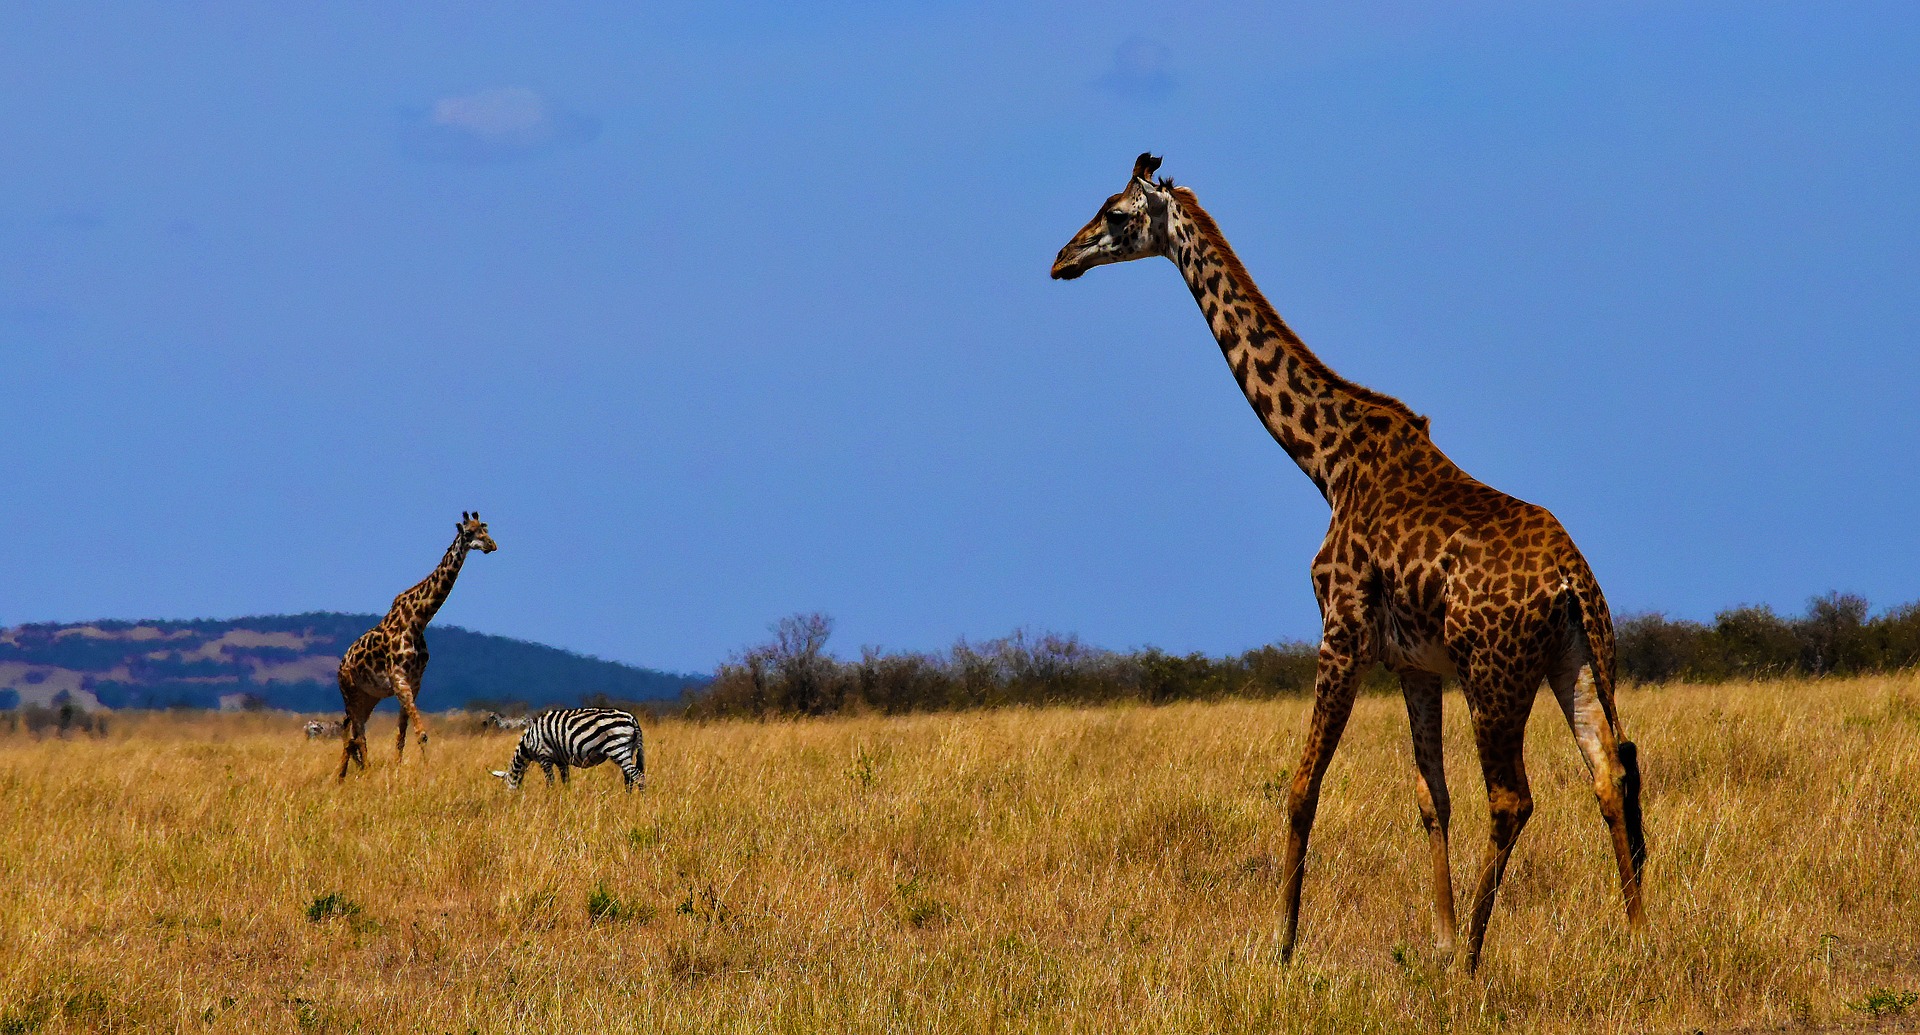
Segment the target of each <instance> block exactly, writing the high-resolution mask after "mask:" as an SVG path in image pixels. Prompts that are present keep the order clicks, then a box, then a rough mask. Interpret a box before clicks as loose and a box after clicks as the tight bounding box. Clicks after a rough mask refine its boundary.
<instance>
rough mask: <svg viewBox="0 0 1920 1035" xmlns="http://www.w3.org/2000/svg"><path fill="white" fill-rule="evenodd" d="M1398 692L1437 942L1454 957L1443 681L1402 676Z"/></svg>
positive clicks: (1425, 675)
mask: <svg viewBox="0 0 1920 1035" xmlns="http://www.w3.org/2000/svg"><path fill="white" fill-rule="evenodd" d="M1400 690H1401V692H1402V694H1404V695H1405V697H1406V699H1407V722H1408V725H1409V726H1411V727H1412V730H1413V767H1414V797H1415V798H1416V799H1417V800H1418V802H1419V805H1420V822H1421V825H1422V826H1424V827H1426V830H1427V846H1428V851H1429V853H1430V855H1431V856H1432V863H1433V938H1434V944H1435V946H1436V947H1437V948H1438V949H1439V950H1440V955H1441V956H1443V957H1448V958H1451V957H1452V956H1453V937H1454V931H1455V928H1456V926H1457V925H1456V921H1455V920H1454V915H1453V868H1452V864H1451V863H1450V862H1449V861H1448V857H1447V825H1448V823H1449V822H1450V820H1451V818H1452V814H1453V808H1452V803H1451V801H1450V799H1449V797H1448V794H1447V763H1446V756H1445V754H1444V753H1443V752H1442V750H1441V746H1442V745H1441V731H1442V727H1441V721H1440V720H1441V701H1442V697H1441V692H1440V690H1441V685H1440V677H1439V676H1437V675H1434V674H1433V673H1431V672H1411V671H1409V672H1402V673H1401V674H1400Z"/></svg>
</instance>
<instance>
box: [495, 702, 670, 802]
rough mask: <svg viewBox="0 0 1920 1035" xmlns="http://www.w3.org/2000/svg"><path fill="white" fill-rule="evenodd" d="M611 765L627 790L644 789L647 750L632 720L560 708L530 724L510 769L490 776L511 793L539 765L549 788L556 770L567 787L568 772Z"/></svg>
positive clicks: (616, 714)
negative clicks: (617, 768)
mask: <svg viewBox="0 0 1920 1035" xmlns="http://www.w3.org/2000/svg"><path fill="white" fill-rule="evenodd" d="M609 759H611V760H612V761H613V762H614V763H616V764H618V765H619V766H620V771H621V772H622V773H624V774H625V775H626V778H627V790H629V791H631V790H633V788H634V787H635V786H636V785H638V786H639V787H641V788H642V789H644V788H645V787H646V786H647V757H646V746H645V744H644V742H643V739H642V737H641V734H640V724H639V723H637V722H635V721H634V719H633V716H632V715H629V714H628V713H626V712H622V711H615V710H614V709H612V708H563V709H561V710H559V711H552V712H547V713H546V714H545V715H536V716H534V717H533V718H532V719H529V720H528V721H527V731H526V732H525V733H522V734H521V735H520V745H519V746H518V747H516V748H514V749H513V762H512V764H510V765H509V766H507V768H506V769H504V770H501V769H495V770H494V771H493V775H495V776H497V777H499V778H501V779H502V780H505V781H507V787H508V788H509V789H513V788H517V787H519V786H520V778H521V777H522V776H525V775H526V772H527V765H528V764H529V763H536V762H537V763H539V765H540V770H541V771H542V772H544V773H546V775H547V783H549V784H551V783H553V770H554V768H555V767H556V766H557V767H559V769H560V782H561V783H566V782H567V771H568V770H569V769H571V768H572V767H574V766H579V767H580V768H582V769H586V768H589V767H592V766H596V765H599V764H600V763H602V762H605V761H607V760H609Z"/></svg>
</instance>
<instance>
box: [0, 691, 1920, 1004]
mask: <svg viewBox="0 0 1920 1035" xmlns="http://www.w3.org/2000/svg"><path fill="white" fill-rule="evenodd" d="M1621 707H1622V711H1623V713H1624V715H1625V716H1626V719H1627V723H1628V726H1629V732H1630V734H1631V735H1632V736H1633V737H1634V739H1635V740H1637V741H1638V742H1639V744H1640V747H1641V752H1642V755H1641V757H1642V759H1643V765H1644V767H1645V772H1646V781H1647V795H1648V797H1647V816H1648V833H1649V840H1650V843H1651V848H1652V861H1651V864H1650V869H1649V872H1648V915H1649V920H1650V932H1649V936H1648V937H1647V938H1646V939H1645V940H1644V941H1640V942H1635V941H1633V940H1631V939H1629V938H1628V936H1627V934H1626V932H1625V924H1624V921H1623V918H1622V915H1621V913H1622V911H1621V907H1620V902H1619V892H1618V890H1617V888H1616V886H1615V879H1614V876H1613V873H1612V865H1613V864H1612V859H1611V855H1610V853H1609V851H1608V849H1607V845H1606V842H1605V840H1604V828H1603V827H1602V825H1601V822H1600V819H1599V816H1598V812H1597V809H1596V808H1595V807H1594V804H1593V801H1592V796H1591V792H1590V791H1589V790H1588V783H1587V779H1586V776H1585V773H1584V771H1583V770H1582V769H1581V767H1580V763H1579V762H1578V760H1577V756H1576V754H1575V751H1574V747H1573V745H1572V743H1571V740H1570V738H1569V737H1568V735H1567V733H1566V731H1565V729H1564V726H1563V725H1562V723H1561V721H1560V718H1559V716H1558V713H1557V710H1556V709H1555V708H1553V707H1552V704H1551V699H1550V698H1543V699H1542V702H1541V706H1540V707H1538V708H1536V711H1535V717H1534V726H1533V728H1532V729H1531V731H1530V736H1529V749H1530V759H1531V774H1532V779H1533V787H1534V794H1535V802H1536V810H1535V813H1534V819H1533V822H1532V824H1531V825H1530V826H1529V827H1528V829H1527V831H1526V833H1525V835H1524V836H1523V837H1522V839H1521V842H1520V845H1519V848H1518V850H1517V851H1516V853H1515V857H1514V863H1513V866H1512V868H1511V869H1510V871H1509V876H1508V879H1507V883H1506V886H1505V888H1504V890H1503V891H1502V894H1501V899H1500V903H1499V906H1498V908H1497V910H1496V911H1495V914H1494V919H1493V924H1492V928H1491V931H1490V934H1489V940H1488V946H1489V950H1488V953H1487V957H1486V960H1485V961H1484V963H1483V965H1482V967H1481V970H1480V972H1479V973H1478V974H1476V975H1472V976H1468V975H1465V974H1462V973H1460V972H1459V971H1458V970H1457V969H1452V968H1449V967H1447V966H1446V965H1445V964H1444V963H1443V962H1442V961H1440V960H1438V959H1436V958H1435V957H1434V955H1433V952H1432V950H1431V948H1430V946H1431V935H1430V921H1429V908H1428V897H1429V890H1428V887H1427V878H1426V848H1425V841H1424V837H1423V835H1422V834H1421V832H1420V830H1419V823H1418V816H1417V812H1416V810H1415V808H1414V803H1413V792H1412V787H1411V778H1412V763H1411V760H1410V751H1409V748H1408V745H1407V733H1406V719H1405V714H1404V711H1403V709H1402V707H1401V705H1400V703H1399V701H1398V699H1397V698H1394V697H1390V696H1374V697H1367V698H1364V699H1363V700H1362V701H1361V702H1360V704H1359V706H1358V708H1357V709H1356V713H1355V717H1354V720H1353V723H1352V725H1351V726H1350V727H1349V731H1348V733H1347V736H1346V741H1345V743H1344V744H1343V745H1342V746H1341V750H1340V753H1339V756H1338V758H1337V759H1336V760H1335V762H1334V765H1333V769H1332V771H1331V773H1330V775H1329V778H1328V780H1327V788H1326V795H1325V798H1324V799H1323V802H1322V805H1321V808H1320V818H1319V823H1318V825H1317V827H1316V829H1315V840H1314V849H1313V852H1312V853H1311V855H1310V859H1309V862H1310V872H1309V875H1308V879H1307V889H1306V901H1305V906H1304V912H1303V921H1302V929H1301V933H1302V941H1301V945H1300V949H1299V953H1298V955H1297V956H1296V958H1295V960H1294V962H1293V963H1292V964H1291V965H1281V964H1280V963H1279V962H1278V961H1277V959H1276V958H1275V949H1276V941H1275V936H1274V932H1275V929H1276V927H1277V925H1278V923H1279V884H1280V874H1278V873H1277V872H1275V871H1276V864H1275V857H1276V854H1277V853H1278V851H1279V849H1280V847H1281V841H1280V823H1279V813H1278V809H1277V808H1276V804H1275V799H1276V798H1277V797H1278V796H1279V795H1280V794H1283V793H1284V791H1283V790H1282V791H1280V792H1276V788H1284V786H1285V783H1286V775H1287V767H1288V766H1289V765H1290V764H1291V763H1292V761H1293V759H1294V758H1295V756H1296V753H1297V749H1298V738H1299V736H1300V734H1301V732H1302V730H1303V729H1304V726H1305V716H1306V711H1307V708H1308V703H1307V702H1305V701H1303V700H1298V699H1285V700H1278V701H1263V702H1224V703H1211V704H1179V705H1171V706H1166V707H1160V708H1152V707H1142V706H1118V707H1109V708H1092V709H1043V710H1027V709H1008V710H999V711H982V712H970V713H963V714H949V715H919V716H909V717H903V718H846V719H832V720H812V721H793V722H787V721H782V722H769V723H758V722H716V723H709V724H693V723H686V722H676V721H666V722H660V723H657V724H652V725H651V728H649V729H648V731H647V741H648V753H649V757H648V767H647V768H648V775H649V780H650V783H649V787H648V789H647V790H646V791H645V792H643V793H637V794H626V793H623V792H622V791H621V790H620V782H619V779H618V774H617V773H613V772H610V771H608V770H606V769H604V768H603V769H598V770H590V771H585V772H582V773H579V774H577V778H576V779H575V780H574V782H573V785H572V786H571V787H570V788H559V787H556V788H552V789H549V788H547V787H545V786H544V785H539V784H536V785H534V786H530V787H528V788H525V789H523V790H522V791H520V792H517V793H515V792H508V791H507V790H505V789H504V788H503V787H502V786H501V785H500V783H499V781H497V780H494V779H492V778H490V777H489V776H488V775H487V773H488V769H489V768H490V767H497V766H498V765H499V764H500V762H501V760H503V759H504V758H505V757H506V755H507V754H509V753H510V752H511V750H512V744H513V739H512V737H511V736H507V735H494V736H459V735H452V734H441V735H437V736H436V738H435V740H434V741H433V744H432V746H431V748H430V755H431V757H430V761H429V762H428V763H427V764H424V765H422V764H420V763H419V762H418V761H417V760H415V759H413V758H412V757H411V756H412V752H411V751H409V761H408V762H407V763H405V764H404V765H396V764H394V762H393V752H392V739H391V730H392V725H391V720H390V719H388V720H387V721H386V724H385V725H384V726H377V727H376V735H375V736H374V738H373V751H372V757H373V760H374V764H373V766H372V768H371V769H370V770H369V771H368V772H366V773H365V774H356V775H354V776H352V777H350V778H349V779H348V781H347V782H346V783H345V784H344V785H342V784H336V783H335V782H334V780H333V779H332V770H333V767H334V765H335V763H336V761H337V758H338V751H339V746H338V744H337V743H334V742H315V743H309V742H308V741H306V739H305V738H304V737H303V736H302V735H301V734H300V731H299V729H298V725H297V723H296V722H294V721H293V720H292V719H291V718H290V717H285V716H280V717H274V716H205V717H178V716H171V715H153V716H146V717H120V718H119V719H117V721H116V722H115V723H114V725H113V728H112V733H111V735H110V736H109V737H107V738H106V739H82V738H76V739H70V740H62V739H58V738H47V739H36V738H34V737H31V736H28V735H26V734H25V733H19V734H14V735H10V736H4V737H0V1032H8V1033H11V1032H30V1031H37V1032H69V1031H72V1032H78V1031H111V1030H126V1031H131V1030H142V1031H146V1030H159V1031H195V1032H199V1031H268V1030H271V1031H287V1030H305V1031H332V1032H348V1031H362V1032H388V1031H455V1032H464V1031H469V1030H474V1031H481V1032H496V1031H499V1032H510V1031H527V1032H534V1031H552V1030H578V1031H602V1030H616V1029H617V1030H638V1031H656V1030H664V1031H703V1032H709V1031H721V1032H726V1031H739V1032H748V1031H752V1032H760V1031H836V1032H837V1031H852V1032H865V1031H875V1032H878V1031H936V1032H939V1031H946V1032H992V1031H1014V1030H1017V1031H1027V1030H1039V1031H1061V1032H1098V1033H1101V1035H1111V1033H1113V1032H1119V1031H1126V1032H1136V1031H1145V1032H1158V1031H1164V1032H1175V1031H1179V1032H1188V1031H1202V1030H1207V1031H1264V1030H1282V1031H1310V1032H1311V1031H1324V1032H1354V1031H1373V1032H1398V1031H1405V1032H1416V1031H1418V1032H1427V1031H1436V1030H1451V1031H1463V1032H1465V1031H1472V1032H1479V1031H1526V1032H1536V1031H1537V1032H1549V1033H1551V1032H1575V1031H1579V1032H1595V1031H1608V1032H1649V1031H1672V1032H1691V1031H1694V1030H1696V1029H1702V1030H1706V1031H1710V1032H1711V1031H1734V1030H1748V1029H1771V1028H1776V1027H1781V1026H1791V1027H1813V1028H1832V1027H1849V1026H1864V1025H1875V1024H1881V1025H1884V1024H1888V1023H1893V1024H1901V1023H1906V1022H1908V1021H1910V1020H1913V1019H1914V1015H1915V1014H1916V1013H1920V1007H1915V1006H1912V1005H1911V1004H1912V1002H1913V1000H1912V997H1911V995H1910V993H1911V992H1913V991H1914V990H1920V922H1917V921H1916V920H1915V917H1916V915H1920V890H1916V878H1920V681H1916V679H1915V678H1914V677H1912V676H1893V677H1873V678H1862V679H1856V680H1847V681H1838V680H1829V681H1820V682H1778V683H1761V684H1744V685H1743V684H1725V685H1717V686H1712V687H1688V686H1678V687H1668V688H1663V689H1645V690H1636V691H1628V692H1625V693H1623V694H1622V695H1621ZM1449 708H1450V712H1449V716H1448V729H1447V733H1448V743H1447V751H1448V762H1449V765H1450V772H1451V774H1452V784H1453V790H1454V801H1455V825H1454V865H1455V871H1456V872H1455V883H1456V886H1457V887H1458V888H1459V894H1461V895H1463V896H1464V895H1465V893H1466V886H1467V885H1468V883H1469V881H1470V880H1471V877H1472V868H1473V866H1474V865H1475V862H1476V860H1477V858H1478V855H1479V851H1480V847H1481V844H1482V841H1483V839H1484V838H1485V836H1486V817H1485V810H1484V798H1483V797H1482V788H1481V785H1480V781H1479V778H1478V766H1477V764H1476V762H1475V761H1474V756H1473V753H1472V747H1471V738H1470V735H1469V732H1468V729H1467V725H1466V718H1465V714H1464V709H1463V708H1462V707H1461V706H1460V702H1459V699H1458V697H1457V696H1456V697H1453V698H1451V699H1450V701H1449ZM380 729H384V730H386V731H388V732H387V733H386V734H384V735H382V734H380V733H379V732H378V731H379V730H380ZM1463 901H1464V900H1463Z"/></svg>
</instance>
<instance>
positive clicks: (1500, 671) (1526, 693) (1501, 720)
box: [1463, 656, 1543, 972]
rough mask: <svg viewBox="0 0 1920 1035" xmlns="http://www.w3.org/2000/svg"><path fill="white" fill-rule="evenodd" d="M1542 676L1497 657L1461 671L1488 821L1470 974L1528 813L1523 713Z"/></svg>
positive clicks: (1471, 930)
mask: <svg viewBox="0 0 1920 1035" xmlns="http://www.w3.org/2000/svg"><path fill="white" fill-rule="evenodd" d="M1542 676H1543V673H1541V672H1539V671H1538V670H1528V671H1514V670H1512V669H1510V668H1509V666H1508V664H1507V663H1505V662H1504V661H1503V660H1502V659H1501V658H1499V657H1497V656H1496V657H1493V658H1489V659H1486V660H1483V661H1482V662H1481V663H1480V664H1478V665H1475V666H1473V670H1472V671H1469V672H1466V673H1463V680H1464V682H1465V687H1464V689H1465V691H1466V698H1467V704H1468V706H1469V707H1470V708H1471V709H1472V710H1473V726H1474V731H1473V732H1474V741H1475V744H1476V746H1477V747H1478V748H1479V752H1480V772H1481V775H1482V776H1483V777H1484V778H1485V780H1486V785H1487V812H1488V814H1489V816H1490V818H1491V820H1492V822H1491V823H1490V824H1489V829H1488V832H1487V833H1488V837H1487V848H1486V853H1485V855H1483V856H1482V857H1481V861H1480V871H1479V879H1478V881H1477V882H1476V884H1475V887H1474V892H1473V898H1472V900H1471V902H1472V906H1471V911H1470V913H1469V917H1468V920H1467V957H1466V969H1467V970H1468V971H1469V972H1471V971H1473V970H1474V969H1475V968H1476V967H1478V966H1479V964H1480V952H1481V948H1482V946H1483V945H1484V944H1485V942H1486V936H1487V922H1488V921H1489V920H1490V919H1491V918H1492V916H1493V901H1494V896H1495V895H1496V894H1497V893H1498V892H1499V890H1500V882H1501V880H1502V879H1503V878H1504V877H1505V876H1506V872H1507V861H1508V860H1509V859H1510V858H1511V857H1512V855H1513V846H1514V844H1515V842H1517V841H1519V840H1520V832H1521V831H1522V830H1524V829H1525V828H1526V825H1527V820H1528V818H1529V817H1531V816H1532V815H1533V791H1532V788H1531V787H1530V786H1529V785H1528V783H1527V762H1526V756H1525V749H1526V733H1527V715H1528V713H1530V712H1531V711H1532V710H1533V699H1534V696H1535V695H1536V694H1538V692H1539V687H1540V683H1541V681H1542Z"/></svg>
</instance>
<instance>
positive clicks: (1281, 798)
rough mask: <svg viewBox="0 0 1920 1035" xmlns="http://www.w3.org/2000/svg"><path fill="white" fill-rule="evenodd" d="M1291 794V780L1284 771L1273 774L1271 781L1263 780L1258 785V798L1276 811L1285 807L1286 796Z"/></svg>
mask: <svg viewBox="0 0 1920 1035" xmlns="http://www.w3.org/2000/svg"><path fill="white" fill-rule="evenodd" d="M1292 792H1293V780H1292V778H1291V777H1290V775H1289V774H1288V773H1287V772H1285V771H1284V770H1283V771H1281V772H1279V773H1277V774H1275V775H1274V778H1273V779H1271V780H1263V781H1261V783H1260V797H1262V798H1265V799H1266V801H1267V804H1269V805H1272V806H1273V807H1274V808H1277V809H1284V808H1286V807H1287V795H1289V794H1291V793H1292Z"/></svg>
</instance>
